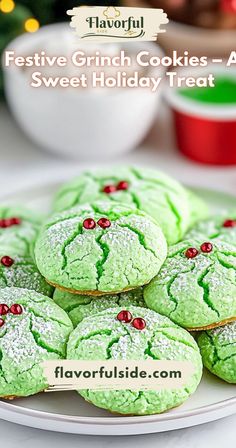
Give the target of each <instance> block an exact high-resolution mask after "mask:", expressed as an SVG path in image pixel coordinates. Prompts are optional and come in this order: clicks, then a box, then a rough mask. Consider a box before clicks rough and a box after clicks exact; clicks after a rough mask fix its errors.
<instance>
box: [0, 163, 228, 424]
mask: <svg viewBox="0 0 236 448" xmlns="http://www.w3.org/2000/svg"><path fill="white" fill-rule="evenodd" d="M53 209H54V212H53V214H52V215H51V216H50V217H49V218H48V219H47V220H46V222H44V223H43V225H42V226H41V228H40V230H38V229H39V221H37V219H36V218H34V219H33V218H32V219H29V216H28V215H27V213H26V212H25V214H24V216H22V214H21V209H19V213H15V210H14V213H13V211H11V212H9V213H8V212H6V211H4V210H3V212H2V214H1V211H0V218H1V215H2V223H3V224H2V226H1V221H0V247H3V248H4V249H3V250H4V253H2V258H1V265H0V288H2V289H0V302H1V304H0V314H1V316H0V317H1V319H0V352H1V355H2V356H1V362H0V374H1V373H2V374H1V375H0V395H1V396H4V397H12V396H27V395H30V394H33V393H37V392H39V391H42V390H44V389H46V388H47V384H46V380H45V378H44V377H43V372H42V369H41V366H40V363H41V362H42V361H43V360H46V359H59V358H65V357H67V358H68V359H78V360H107V359H121V360H122V359H123V360H148V359H154V360H176V361H185V360H187V361H191V362H192V363H193V365H194V371H193V373H192V375H191V376H190V377H189V379H188V384H185V386H184V387H182V388H179V389H173V390H172V389H166V390H162V391H146V390H145V391H131V390H122V391H120V390H110V391H95V390H92V389H89V390H82V391H81V390H80V391H79V393H80V395H82V396H83V397H84V398H85V399H86V400H87V401H89V402H91V403H93V404H94V405H96V406H98V407H102V408H105V409H108V410H110V411H111V412H118V413H120V414H125V415H129V414H137V415H145V414H155V413H160V412H164V411H166V410H168V409H170V408H172V407H176V406H178V405H180V404H181V403H183V402H184V401H185V400H186V399H187V398H188V397H189V396H190V395H191V394H192V393H193V392H194V391H195V390H196V388H197V386H198V384H199V382H200V380H201V375H202V359H203V363H204V364H205V366H206V367H207V368H208V369H209V370H210V371H212V372H213V373H214V374H215V375H218V376H219V377H220V378H222V379H224V380H225V381H228V382H232V383H236V323H235V320H236V299H235V297H236V248H235V246H236V220H235V219H234V218H236V213H235V217H234V214H231V215H229V214H227V215H224V216H223V215H222V216H217V217H212V218H208V208H207V206H206V204H205V203H204V202H203V201H202V200H201V199H200V198H198V197H197V196H195V195H194V194H193V193H191V192H189V191H186V189H185V188H184V187H182V186H181V185H180V184H179V183H178V182H176V181H175V180H173V179H171V178H170V177H168V176H166V175H164V174H163V173H160V172H157V171H155V170H151V169H140V168H136V167H135V168H134V167H130V168H116V169H114V170H102V171H95V172H85V173H83V174H81V175H80V176H79V177H77V178H76V179H74V180H72V181H71V182H69V183H67V184H66V185H64V186H63V187H62V188H61V189H60V191H59V192H58V193H57V195H56V197H55V199H54V203H53ZM17 219H18V223H17ZM4 220H5V221H7V220H8V221H9V222H10V220H12V222H13V221H14V220H15V224H14V225H12V226H6V225H5V224H4ZM36 221H37V222H36ZM29 229H31V230H29ZM24 249H25V250H24ZM22 288H23V289H22ZM34 291H36V292H34ZM52 294H53V300H52V299H51V298H50V297H51V296H52ZM13 305H14V306H13ZM11 310H13V311H17V310H18V313H15V314H14V313H13V312H12V311H11ZM1 312H2V313H1ZM73 327H74V330H73ZM192 331H199V333H198V334H199V335H200V336H199V337H198V338H197V339H198V345H199V346H198V345H197V343H196V341H195V339H194V338H193V336H192V335H191V332H192ZM10 336H11V339H10ZM91 387H92V386H91Z"/></svg>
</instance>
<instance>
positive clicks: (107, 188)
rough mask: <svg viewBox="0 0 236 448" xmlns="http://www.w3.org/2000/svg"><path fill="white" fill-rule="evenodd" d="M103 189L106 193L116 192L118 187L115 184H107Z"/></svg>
mask: <svg viewBox="0 0 236 448" xmlns="http://www.w3.org/2000/svg"><path fill="white" fill-rule="evenodd" d="M102 191H103V193H106V194H111V193H115V191H116V187H115V185H105V187H104V188H103V190H102Z"/></svg>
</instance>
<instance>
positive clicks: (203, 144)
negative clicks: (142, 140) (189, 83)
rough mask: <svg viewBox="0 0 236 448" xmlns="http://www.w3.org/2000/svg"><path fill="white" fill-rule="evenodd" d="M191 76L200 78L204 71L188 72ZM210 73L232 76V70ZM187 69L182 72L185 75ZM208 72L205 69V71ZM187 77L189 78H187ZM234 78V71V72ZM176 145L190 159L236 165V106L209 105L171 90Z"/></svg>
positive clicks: (209, 70) (214, 69) (213, 66)
mask: <svg viewBox="0 0 236 448" xmlns="http://www.w3.org/2000/svg"><path fill="white" fill-rule="evenodd" d="M190 70H191V74H190V73H188V75H190V76H194V77H196V76H201V72H202V71H203V69H201V68H198V69H196V68H194V69H189V68H188V72H190ZM207 72H208V73H212V72H213V73H214V72H216V73H215V74H217V73H218V74H219V76H224V77H225V76H230V74H231V73H232V70H230V69H224V68H223V67H221V68H217V69H216V67H215V65H211V66H208V68H207ZM183 73H185V76H186V73H187V70H183V71H182V70H181V76H182V74H183ZM204 73H206V69H204ZM188 75H187V76H188ZM234 79H235V69H234ZM167 99H168V102H169V104H170V106H171V109H172V113H173V118H174V128H175V135H176V141H177V146H178V148H179V150H180V152H181V153H182V154H184V155H185V156H187V157H189V158H190V159H192V160H194V161H196V162H200V163H204V164H211V165H236V104H235V105H234V104H233V105H232V104H230V105H228V104H215V103H214V104H210V103H203V102H200V101H197V100H194V99H190V98H187V97H184V96H182V95H180V94H179V92H178V89H177V88H169V89H168V93H167Z"/></svg>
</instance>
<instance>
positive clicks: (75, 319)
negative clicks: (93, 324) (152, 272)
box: [53, 288, 146, 327]
mask: <svg viewBox="0 0 236 448" xmlns="http://www.w3.org/2000/svg"><path fill="white" fill-rule="evenodd" d="M53 300H54V301H55V302H56V304H57V305H58V306H60V307H61V308H62V309H63V310H64V311H65V312H66V313H67V314H68V316H69V318H70V319H71V321H72V323H73V325H74V327H76V326H77V325H78V324H79V323H80V322H81V321H82V320H83V319H85V318H86V317H89V316H92V315H93V314H97V313H100V312H102V311H104V310H106V309H108V308H117V307H118V306H120V307H124V308H125V307H127V306H129V305H133V306H140V307H146V304H145V302H144V298H143V289H142V288H137V289H133V290H132V291H127V292H122V293H121V294H113V295H106V296H101V297H99V298H97V297H92V296H90V297H89V296H82V295H78V294H70V293H68V292H65V291H60V290H59V289H56V290H55V292H54V294H53Z"/></svg>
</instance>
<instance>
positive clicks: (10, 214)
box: [0, 205, 41, 256]
mask: <svg viewBox="0 0 236 448" xmlns="http://www.w3.org/2000/svg"><path fill="white" fill-rule="evenodd" d="M12 218H17V219H18V220H19V224H17V225H8V224H7V225H6V226H4V225H2V223H4V221H6V222H7V221H8V222H9V220H10V219H12ZM0 222H1V224H0V247H1V252H5V253H8V252H9V251H12V252H14V253H17V254H18V255H22V256H25V255H32V252H33V245H34V241H35V239H36V236H37V233H38V230H39V227H40V225H41V217H40V216H39V215H38V214H37V213H36V212H33V211H31V210H28V209H27V208H25V207H23V206H20V205H1V206H0Z"/></svg>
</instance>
